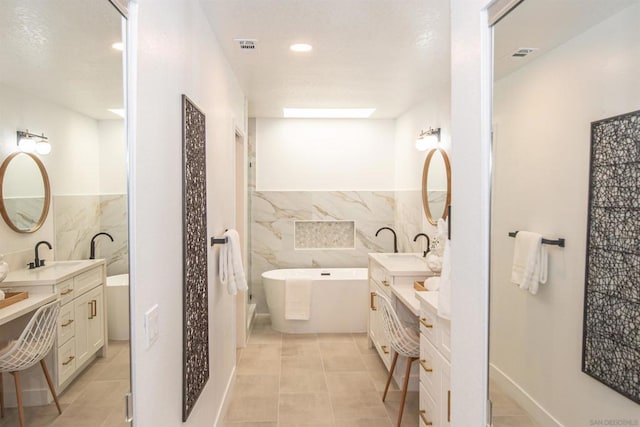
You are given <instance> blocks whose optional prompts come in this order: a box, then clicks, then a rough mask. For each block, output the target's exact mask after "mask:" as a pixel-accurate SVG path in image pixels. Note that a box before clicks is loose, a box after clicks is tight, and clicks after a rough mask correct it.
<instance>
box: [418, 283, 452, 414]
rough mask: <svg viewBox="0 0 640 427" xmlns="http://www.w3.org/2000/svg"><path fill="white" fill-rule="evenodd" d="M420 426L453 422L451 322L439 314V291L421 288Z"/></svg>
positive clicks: (419, 295) (419, 297) (419, 296)
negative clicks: (426, 290)
mask: <svg viewBox="0 0 640 427" xmlns="http://www.w3.org/2000/svg"><path fill="white" fill-rule="evenodd" d="M418 299H419V300H420V360H419V362H420V426H421V427H422V426H424V427H426V426H433V427H442V426H450V425H451V386H450V383H451V381H450V378H451V362H450V357H451V338H450V333H451V322H450V321H449V320H447V319H443V318H441V317H438V315H437V313H438V308H437V307H438V292H420V293H419V294H418Z"/></svg>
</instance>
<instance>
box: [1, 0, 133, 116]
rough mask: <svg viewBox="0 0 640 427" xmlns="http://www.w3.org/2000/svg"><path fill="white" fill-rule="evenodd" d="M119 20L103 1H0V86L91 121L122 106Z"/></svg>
mask: <svg viewBox="0 0 640 427" xmlns="http://www.w3.org/2000/svg"><path fill="white" fill-rule="evenodd" d="M121 38H122V37H121V18H120V15H119V14H118V12H117V10H116V9H115V8H114V7H113V6H112V5H111V4H110V3H109V2H108V1H107V0H100V1H95V0H93V1H87V0H63V1H51V0H47V1H43V0H2V13H0V40H1V41H2V42H1V43H0V83H2V84H5V85H7V86H10V87H16V88H18V89H20V90H22V91H24V92H27V93H29V94H31V95H33V96H36V97H39V98H44V99H46V100H48V101H51V102H54V103H56V104H58V105H62V106H64V107H67V108H70V109H72V110H74V111H77V112H80V113H83V114H85V115H88V116H90V117H93V118H95V119H114V118H117V116H115V115H114V114H113V113H111V112H109V111H107V109H108V108H122V107H123V88H122V52H118V51H116V50H114V49H113V48H111V44H112V43H114V42H116V41H120V39H121Z"/></svg>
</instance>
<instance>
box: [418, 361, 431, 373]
mask: <svg viewBox="0 0 640 427" xmlns="http://www.w3.org/2000/svg"><path fill="white" fill-rule="evenodd" d="M420 366H422V369H424V371H425V372H433V369H431V368H427V361H426V360H424V359H420Z"/></svg>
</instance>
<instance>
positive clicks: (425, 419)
mask: <svg viewBox="0 0 640 427" xmlns="http://www.w3.org/2000/svg"><path fill="white" fill-rule="evenodd" d="M426 413H427V411H425V410H424V409H421V410H420V412H419V414H420V418H422V422H423V423H424V425H426V426H431V425H433V423H432V422H431V421H427V416H426Z"/></svg>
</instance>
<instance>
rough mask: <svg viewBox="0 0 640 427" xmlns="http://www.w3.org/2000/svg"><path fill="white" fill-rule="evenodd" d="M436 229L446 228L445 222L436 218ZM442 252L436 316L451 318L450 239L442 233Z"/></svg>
mask: <svg viewBox="0 0 640 427" xmlns="http://www.w3.org/2000/svg"><path fill="white" fill-rule="evenodd" d="M438 229H439V230H446V229H447V223H446V221H444V220H443V219H439V220H438ZM442 241H444V254H443V255H442V271H441V272H440V289H439V291H438V292H440V294H439V295H438V316H440V317H444V318H445V319H451V241H450V240H449V239H448V238H447V236H446V234H444V235H443V237H442Z"/></svg>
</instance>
